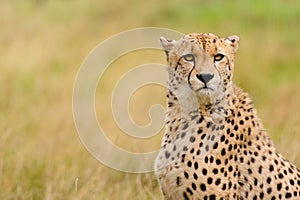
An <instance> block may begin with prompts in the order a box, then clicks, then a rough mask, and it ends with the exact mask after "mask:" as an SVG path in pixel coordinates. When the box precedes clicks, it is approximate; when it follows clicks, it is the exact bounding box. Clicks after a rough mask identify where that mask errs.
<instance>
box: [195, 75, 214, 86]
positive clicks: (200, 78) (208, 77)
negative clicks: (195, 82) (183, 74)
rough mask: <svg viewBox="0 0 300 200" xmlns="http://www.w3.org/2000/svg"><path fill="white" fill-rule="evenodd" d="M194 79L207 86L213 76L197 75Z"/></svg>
mask: <svg viewBox="0 0 300 200" xmlns="http://www.w3.org/2000/svg"><path fill="white" fill-rule="evenodd" d="M196 77H197V78H198V79H199V80H200V81H201V82H202V83H204V84H207V83H208V82H209V81H210V80H211V79H212V78H213V77H214V75H213V74H197V75H196Z"/></svg>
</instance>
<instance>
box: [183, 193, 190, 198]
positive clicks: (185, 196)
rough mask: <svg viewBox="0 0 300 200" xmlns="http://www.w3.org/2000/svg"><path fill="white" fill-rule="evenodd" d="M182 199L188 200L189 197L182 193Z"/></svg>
mask: <svg viewBox="0 0 300 200" xmlns="http://www.w3.org/2000/svg"><path fill="white" fill-rule="evenodd" d="M183 197H184V199H185V200H189V197H188V196H187V194H186V192H183Z"/></svg>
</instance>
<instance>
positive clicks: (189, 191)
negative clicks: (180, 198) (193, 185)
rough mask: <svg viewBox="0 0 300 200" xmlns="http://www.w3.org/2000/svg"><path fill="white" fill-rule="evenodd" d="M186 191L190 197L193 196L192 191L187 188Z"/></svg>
mask: <svg viewBox="0 0 300 200" xmlns="http://www.w3.org/2000/svg"><path fill="white" fill-rule="evenodd" d="M186 191H187V192H188V193H190V194H191V195H193V191H192V190H191V189H190V188H189V187H188V188H186Z"/></svg>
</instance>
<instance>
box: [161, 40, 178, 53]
mask: <svg viewBox="0 0 300 200" xmlns="http://www.w3.org/2000/svg"><path fill="white" fill-rule="evenodd" d="M159 40H160V44H161V46H162V48H163V49H164V51H165V52H166V54H168V53H169V52H170V51H171V50H172V49H173V47H174V46H175V44H176V41H175V40H169V39H166V38H164V37H160V38H159Z"/></svg>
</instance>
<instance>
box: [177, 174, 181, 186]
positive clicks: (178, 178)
mask: <svg viewBox="0 0 300 200" xmlns="http://www.w3.org/2000/svg"><path fill="white" fill-rule="evenodd" d="M176 184H177V185H178V186H179V185H181V178H180V177H179V176H177V179H176Z"/></svg>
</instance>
